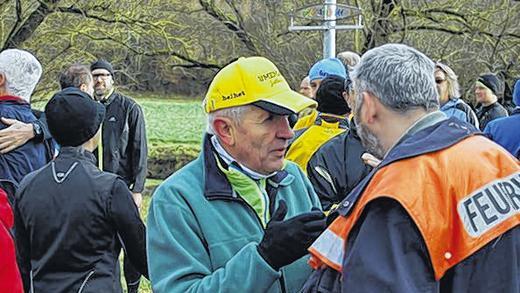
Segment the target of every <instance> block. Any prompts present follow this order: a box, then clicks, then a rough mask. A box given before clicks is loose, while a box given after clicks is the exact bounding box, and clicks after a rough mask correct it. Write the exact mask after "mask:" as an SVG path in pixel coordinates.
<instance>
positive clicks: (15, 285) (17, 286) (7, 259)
mask: <svg viewBox="0 0 520 293" xmlns="http://www.w3.org/2000/svg"><path fill="white" fill-rule="evenodd" d="M13 224H14V218H13V211H12V209H11V206H10V205H9V202H8V201H7V194H6V193H5V191H4V190H3V189H1V188H0V247H1V249H0V292H3V293H20V292H23V286H22V279H21V278H20V271H19V270H18V265H17V264H16V252H15V248H14V241H13V237H12V236H11V234H10V232H9V230H10V229H11V228H12V227H13Z"/></svg>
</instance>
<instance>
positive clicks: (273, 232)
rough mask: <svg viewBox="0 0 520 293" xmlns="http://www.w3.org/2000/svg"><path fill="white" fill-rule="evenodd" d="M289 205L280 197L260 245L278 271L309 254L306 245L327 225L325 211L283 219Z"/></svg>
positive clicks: (262, 254)
mask: <svg viewBox="0 0 520 293" xmlns="http://www.w3.org/2000/svg"><path fill="white" fill-rule="evenodd" d="M285 214H287V205H286V203H285V201H283V200H281V201H280V205H279V206H278V209H277V210H276V211H275V212H274V214H273V216H272V217H271V220H270V221H269V223H267V228H266V230H265V233H264V238H262V241H260V243H259V244H258V252H259V253H260V255H261V256H262V257H263V258H264V259H265V261H266V262H267V263H268V264H269V265H271V267H272V268H274V269H275V270H279V269H280V268H281V267H283V266H286V265H288V264H290V263H292V262H294V261H296V260H298V259H299V258H301V257H303V256H304V255H306V254H307V248H308V247H309V246H310V245H311V244H312V242H314V240H316V238H318V236H319V235H320V234H321V232H323V231H324V230H325V228H326V227H327V226H326V224H325V215H324V214H323V212H322V211H311V212H308V213H305V214H301V215H298V216H295V217H293V218H290V219H287V220H285V221H284V220H283V218H284V217H285Z"/></svg>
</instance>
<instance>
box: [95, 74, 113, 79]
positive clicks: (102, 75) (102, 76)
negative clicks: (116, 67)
mask: <svg viewBox="0 0 520 293" xmlns="http://www.w3.org/2000/svg"><path fill="white" fill-rule="evenodd" d="M109 76H112V74H110V73H98V74H92V77H93V78H94V79H97V78H98V77H101V78H103V79H105V78H108V77H109Z"/></svg>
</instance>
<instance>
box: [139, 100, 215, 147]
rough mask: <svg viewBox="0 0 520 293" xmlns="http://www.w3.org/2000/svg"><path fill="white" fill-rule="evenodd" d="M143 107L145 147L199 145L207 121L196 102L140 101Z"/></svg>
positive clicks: (198, 103)
mask: <svg viewBox="0 0 520 293" xmlns="http://www.w3.org/2000/svg"><path fill="white" fill-rule="evenodd" d="M137 101H138V103H139V104H140V105H141V106H142V108H143V111H144V115H145V121H146V132H147V135H148V143H149V144H150V145H151V146H161V145H164V144H177V143H185V144H199V142H200V141H201V139H202V133H203V132H204V129H205V127H206V117H205V115H204V112H203V111H202V107H201V105H200V102H199V101H179V100H164V99H139V100H137Z"/></svg>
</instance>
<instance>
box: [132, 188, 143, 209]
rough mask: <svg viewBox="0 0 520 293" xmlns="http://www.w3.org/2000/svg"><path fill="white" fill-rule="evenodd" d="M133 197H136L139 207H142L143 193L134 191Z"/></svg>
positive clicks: (136, 203) (135, 200)
mask: <svg viewBox="0 0 520 293" xmlns="http://www.w3.org/2000/svg"><path fill="white" fill-rule="evenodd" d="M132 197H133V198H134V202H135V205H136V206H137V208H138V209H141V205H142V204H143V195H142V194H141V193H140V192H132Z"/></svg>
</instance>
